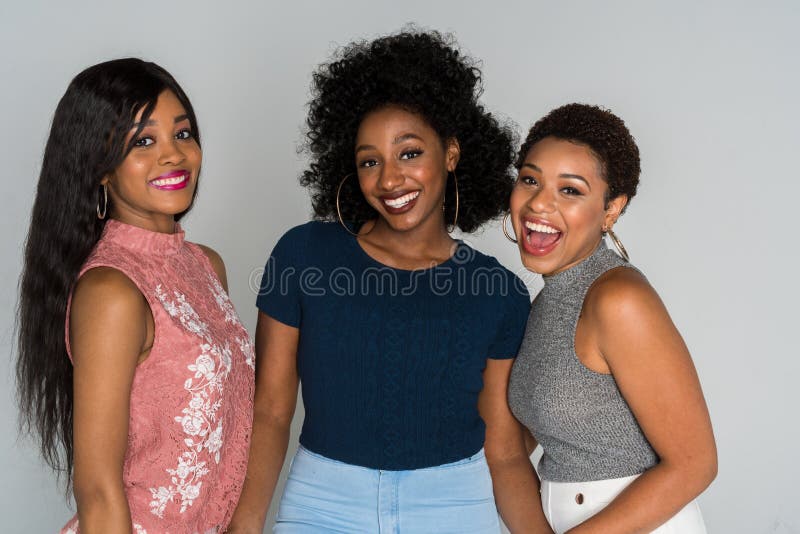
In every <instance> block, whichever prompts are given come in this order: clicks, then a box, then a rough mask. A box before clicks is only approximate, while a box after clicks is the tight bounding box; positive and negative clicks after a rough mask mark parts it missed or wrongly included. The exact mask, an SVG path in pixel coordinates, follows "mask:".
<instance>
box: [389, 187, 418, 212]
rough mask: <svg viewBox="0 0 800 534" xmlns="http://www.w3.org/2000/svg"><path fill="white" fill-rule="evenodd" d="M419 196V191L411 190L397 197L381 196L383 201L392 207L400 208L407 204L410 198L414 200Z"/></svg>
mask: <svg viewBox="0 0 800 534" xmlns="http://www.w3.org/2000/svg"><path fill="white" fill-rule="evenodd" d="M418 196H419V191H412V192H411V193H407V194H405V195H403V196H400V197H397V198H382V199H381V200H383V203H384V204H385V205H386V206H388V207H390V208H394V209H400V208H403V207H405V206H407V205H408V204H409V203H410V202H411V201H412V200H416V198H417V197H418Z"/></svg>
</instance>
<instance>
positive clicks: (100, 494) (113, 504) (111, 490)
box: [73, 473, 128, 517]
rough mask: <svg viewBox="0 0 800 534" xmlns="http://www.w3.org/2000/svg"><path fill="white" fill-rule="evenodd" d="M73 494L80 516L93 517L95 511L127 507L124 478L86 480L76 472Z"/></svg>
mask: <svg viewBox="0 0 800 534" xmlns="http://www.w3.org/2000/svg"><path fill="white" fill-rule="evenodd" d="M73 494H74V496H75V504H76V507H77V509H78V516H79V517H91V516H93V515H94V514H95V512H107V511H111V510H115V509H122V508H123V507H124V508H126V509H127V503H128V501H127V498H126V497H125V490H124V488H123V484H122V480H113V479H104V480H98V479H91V480H86V479H84V478H83V477H80V476H79V475H78V473H76V474H75V479H74V484H73Z"/></svg>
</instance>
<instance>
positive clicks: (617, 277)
mask: <svg viewBox="0 0 800 534" xmlns="http://www.w3.org/2000/svg"><path fill="white" fill-rule="evenodd" d="M584 311H585V312H586V313H587V317H590V318H591V320H592V323H593V324H594V325H595V326H596V327H598V328H599V329H600V332H601V333H602V332H605V333H610V334H614V333H620V330H621V329H626V328H630V327H634V326H639V327H642V326H644V325H645V324H648V323H654V322H662V321H665V320H666V321H669V314H668V313H667V310H666V308H665V307H664V303H663V302H662V301H661V298H660V297H659V296H658V293H656V290H655V289H654V288H653V286H651V285H650V283H649V282H648V281H647V279H646V278H645V277H644V276H643V275H642V274H641V273H639V271H636V270H635V269H630V268H627V267H617V268H616V269H612V270H610V271H608V272H606V273H604V274H603V275H601V276H600V278H598V279H597V280H596V281H595V283H594V284H592V287H591V288H590V289H589V292H588V293H587V295H586V300H585V301H584Z"/></svg>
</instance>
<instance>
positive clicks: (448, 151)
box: [444, 137, 461, 172]
mask: <svg viewBox="0 0 800 534" xmlns="http://www.w3.org/2000/svg"><path fill="white" fill-rule="evenodd" d="M460 157H461V145H459V144H458V139H456V138H455V137H451V138H450V139H448V140H447V141H446V142H445V154H444V159H445V164H446V166H447V172H453V171H454V170H456V167H458V160H459V158H460Z"/></svg>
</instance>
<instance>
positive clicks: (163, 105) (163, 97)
mask: <svg viewBox="0 0 800 534" xmlns="http://www.w3.org/2000/svg"><path fill="white" fill-rule="evenodd" d="M145 107H147V106H143V107H142V109H140V110H139V111H138V112H137V113H136V122H137V123H138V122H140V121H141V118H142V115H144V109H145ZM185 114H186V110H185V109H184V107H183V104H181V101H180V100H178V97H177V96H176V95H175V93H173V92H172V91H170V90H168V89H167V90H164V91H162V92H161V94H159V95H158V100H156V105H155V107H154V108H153V112H152V113H151V114H150V117H148V123H150V122H159V120H166V121H168V122H169V123H170V124H172V120H173V119H174V118H175V117H178V116H181V115H185Z"/></svg>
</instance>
